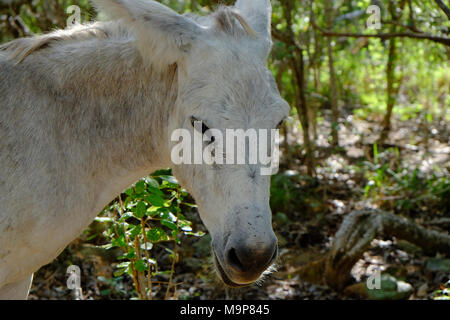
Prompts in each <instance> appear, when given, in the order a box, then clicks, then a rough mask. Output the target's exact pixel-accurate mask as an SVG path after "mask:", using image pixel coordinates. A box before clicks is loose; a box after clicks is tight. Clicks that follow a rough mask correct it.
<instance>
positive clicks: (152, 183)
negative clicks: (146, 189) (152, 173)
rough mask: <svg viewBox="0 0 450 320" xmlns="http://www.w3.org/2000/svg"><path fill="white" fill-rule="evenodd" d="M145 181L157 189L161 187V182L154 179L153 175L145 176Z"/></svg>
mask: <svg viewBox="0 0 450 320" xmlns="http://www.w3.org/2000/svg"><path fill="white" fill-rule="evenodd" d="M145 182H147V184H148V185H149V186H151V187H153V188H155V189H159V183H158V181H156V179H153V178H152V177H147V178H145Z"/></svg>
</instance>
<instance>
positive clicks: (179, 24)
mask: <svg viewBox="0 0 450 320" xmlns="http://www.w3.org/2000/svg"><path fill="white" fill-rule="evenodd" d="M93 3H94V5H95V6H96V7H97V9H98V10H99V11H102V12H104V13H106V15H108V16H109V17H110V18H112V19H122V20H124V21H125V22H126V23H127V24H128V25H129V26H130V27H131V28H132V29H133V30H134V31H135V32H136V37H137V41H138V46H139V50H140V52H141V54H142V56H143V58H144V59H145V58H147V57H148V58H150V57H151V58H152V60H155V59H158V60H159V62H160V63H161V59H163V61H164V62H166V63H167V64H172V63H174V62H177V61H178V60H180V59H181V58H182V57H183V56H184V55H186V53H187V52H189V50H190V48H191V47H192V45H193V44H194V42H195V41H196V40H197V39H198V38H199V37H201V35H202V33H203V31H204V30H205V29H204V27H202V26H200V25H199V24H197V23H196V22H195V21H193V20H191V19H190V18H188V17H185V16H182V15H180V14H178V13H176V12H175V11H173V10H172V9H169V8H168V7H166V6H164V5H162V4H160V3H158V2H156V1H150V0H93Z"/></svg>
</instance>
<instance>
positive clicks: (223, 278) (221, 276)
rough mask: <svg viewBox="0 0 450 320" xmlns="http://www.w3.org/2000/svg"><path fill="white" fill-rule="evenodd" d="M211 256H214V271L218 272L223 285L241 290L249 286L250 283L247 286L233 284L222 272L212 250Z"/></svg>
mask: <svg viewBox="0 0 450 320" xmlns="http://www.w3.org/2000/svg"><path fill="white" fill-rule="evenodd" d="M212 252H213V256H214V264H215V265H216V269H217V270H218V271H219V275H220V278H221V279H222V281H223V283H225V284H226V285H227V286H229V287H232V288H242V287H246V286H249V285H251V283H248V284H239V283H236V282H233V281H232V280H231V279H230V278H229V277H228V275H227V274H226V272H225V271H224V270H223V268H222V266H221V265H220V261H219V259H217V256H216V253H215V252H214V250H212Z"/></svg>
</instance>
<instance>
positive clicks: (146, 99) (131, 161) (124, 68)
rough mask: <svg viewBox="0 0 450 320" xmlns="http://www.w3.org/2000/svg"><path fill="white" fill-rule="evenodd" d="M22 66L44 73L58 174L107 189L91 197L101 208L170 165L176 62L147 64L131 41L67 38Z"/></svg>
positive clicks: (44, 86)
mask: <svg viewBox="0 0 450 320" xmlns="http://www.w3.org/2000/svg"><path fill="white" fill-rule="evenodd" d="M21 65H22V68H24V69H25V70H28V71H29V72H30V71H31V73H32V74H36V73H38V74H40V77H39V79H37V78H34V81H36V82H37V81H39V82H40V83H39V84H37V83H36V84H35V85H36V86H39V87H41V88H45V91H47V92H46V96H48V97H50V98H49V99H50V101H48V102H47V106H46V108H47V112H48V113H49V114H50V116H51V117H52V118H53V119H55V121H53V122H52V123H51V125H52V126H53V128H52V130H51V136H52V138H53V140H54V143H55V145H56V146H55V149H56V150H57V151H56V152H58V154H57V155H56V159H60V160H61V161H59V162H60V163H63V165H62V167H59V168H57V169H58V170H62V171H61V172H65V173H66V174H65V175H66V176H67V175H69V176H70V173H72V175H73V176H74V179H75V180H76V179H77V178H75V176H77V177H80V178H78V180H79V183H80V185H83V186H86V188H84V187H83V188H84V189H86V190H89V189H94V190H97V192H98V191H99V190H100V191H101V192H102V195H99V197H98V200H95V201H94V199H92V200H93V201H94V202H97V201H99V202H100V204H95V207H96V209H98V207H97V206H102V205H103V206H104V205H106V204H107V202H108V201H110V200H112V199H110V197H111V196H112V197H114V196H115V195H116V194H118V193H119V192H121V191H122V190H123V189H124V188H126V187H127V186H128V185H130V184H131V183H133V182H135V181H136V180H137V179H139V178H140V177H142V176H145V175H146V174H149V173H151V171H153V170H154V169H157V168H162V167H166V166H169V154H170V153H169V151H168V147H169V146H168V138H167V137H168V119H169V115H170V113H171V112H172V111H173V109H174V105H175V101H176V98H177V93H178V92H177V91H178V70H177V66H176V65H172V66H167V67H165V68H159V69H158V70H156V69H154V68H152V67H149V66H145V65H144V64H143V62H142V59H141V57H140V55H139V53H138V51H137V49H136V47H135V45H134V41H133V40H132V39H114V38H112V39H110V38H107V39H89V40H84V41H75V42H73V41H68V42H64V41H63V42H61V43H59V44H55V45H52V46H50V47H49V48H46V49H43V50H40V51H38V52H36V53H35V54H33V55H31V56H30V57H29V58H27V59H26V60H25V61H24V62H23V63H22V64H21ZM42 82H43V83H42ZM51 147H53V146H51ZM55 169H56V168H55ZM67 173H69V174H67ZM64 179H67V177H65V178H64ZM72 181H73V180H72ZM107 185H114V188H112V189H111V188H110V187H108V188H106V186H107ZM103 187H105V189H106V190H105V191H104V192H103V191H102V188H103ZM70 188H71V187H70V186H68V189H70ZM63 190H64V188H63ZM67 191H69V190H67ZM103 193H105V194H104V195H103ZM100 209H102V207H101V208H100Z"/></svg>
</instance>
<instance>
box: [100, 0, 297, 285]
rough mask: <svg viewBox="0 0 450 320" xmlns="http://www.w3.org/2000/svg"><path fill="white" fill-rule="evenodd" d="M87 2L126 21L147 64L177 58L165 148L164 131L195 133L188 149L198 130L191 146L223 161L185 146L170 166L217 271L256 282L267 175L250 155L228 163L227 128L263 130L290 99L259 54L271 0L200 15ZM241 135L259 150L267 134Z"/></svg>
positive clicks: (265, 260)
mask: <svg viewBox="0 0 450 320" xmlns="http://www.w3.org/2000/svg"><path fill="white" fill-rule="evenodd" d="M96 2H97V3H99V4H102V3H104V6H102V7H103V8H102V9H104V10H106V11H109V12H110V13H112V14H115V15H116V16H118V17H120V18H122V19H123V18H126V19H128V20H129V22H130V25H132V26H133V28H134V29H135V31H136V34H137V38H138V44H139V49H140V51H141V55H142V57H143V58H144V60H145V59H146V57H148V59H149V61H150V60H151V61H150V63H152V64H154V65H156V66H155V67H157V65H158V64H159V65H165V66H167V65H170V64H176V65H177V70H178V96H177V102H176V106H174V108H173V110H171V111H170V116H169V123H168V132H167V138H168V139H167V140H168V144H169V148H168V150H172V149H173V147H174V146H176V143H177V141H172V139H171V137H172V132H174V131H175V130H177V129H183V130H184V131H185V132H189V133H190V136H191V137H194V138H193V139H192V141H191V142H190V144H192V146H193V147H194V148H193V154H194V153H195V152H196V150H195V148H196V146H195V142H194V140H195V135H196V134H203V133H205V136H204V137H206V138H205V139H204V140H205V141H201V142H200V147H201V148H202V149H203V148H205V150H207V152H208V153H209V154H212V155H214V157H216V159H218V158H222V160H224V161H223V163H219V162H216V163H212V164H207V163H204V162H199V163H197V162H195V159H194V157H195V156H193V154H189V156H188V158H190V159H193V161H192V162H191V164H189V163H186V162H183V163H176V164H172V166H173V172H174V174H175V176H176V177H177V179H178V180H179V181H180V183H181V185H183V186H184V187H185V188H186V189H187V190H188V191H189V192H190V193H191V194H192V195H193V197H194V198H195V200H196V202H197V204H198V208H199V212H200V216H201V218H202V221H203V222H204V224H205V226H206V227H207V229H208V230H209V232H210V233H211V237H212V248H213V253H214V257H215V262H216V267H217V270H218V271H219V275H220V277H221V279H222V280H223V281H224V282H225V283H226V284H228V285H230V286H234V287H238V286H243V285H248V284H251V283H253V282H255V281H256V280H257V279H258V278H259V277H260V276H261V274H262V273H263V272H264V271H265V270H266V269H267V268H268V267H269V266H270V265H271V264H272V263H273V262H274V261H275V259H276V257H277V252H278V250H277V239H276V237H275V234H274V232H273V230H272V223H271V220H272V218H271V210H270V207H269V189H270V176H269V175H267V174H261V172H262V170H261V169H262V168H261V167H262V166H263V165H262V164H261V163H259V162H256V163H254V162H253V163H250V161H244V163H240V164H231V163H232V162H233V161H230V163H229V164H227V162H228V161H227V160H228V159H229V157H230V149H229V148H228V145H227V143H228V141H229V140H230V138H229V137H228V136H227V134H226V130H227V129H242V131H244V132H246V133H248V136H247V137H249V136H250V135H251V134H250V131H251V130H255V131H254V132H255V133H256V134H257V135H258V133H261V132H263V133H264V132H267V133H268V134H270V130H271V129H275V128H276V127H277V125H278V124H280V122H281V121H282V120H283V119H284V118H285V117H286V116H287V115H288V112H289V106H288V104H287V103H286V102H285V101H284V100H283V99H282V98H281V97H280V94H279V92H278V89H277V87H276V83H275V81H274V79H273V77H272V75H271V73H270V71H269V70H268V68H267V62H266V60H267V57H268V54H269V52H270V49H271V44H272V43H271V34H270V27H271V26H270V19H271V10H272V8H271V4H270V1H269V0H238V1H237V3H236V5H235V6H234V7H222V8H219V9H218V10H217V11H216V12H214V13H213V14H211V15H210V16H207V17H200V16H196V15H185V16H183V15H179V14H177V13H175V12H173V11H172V10H171V9H169V8H167V7H165V6H163V5H161V4H159V3H156V2H154V1H146V0H135V1H127V0H101V1H100V0H96ZM197 121H199V122H201V124H199V125H196V122H197ZM209 129H211V130H209ZM249 129H250V131H249ZM260 129H265V130H266V131H263V130H260ZM258 137H261V135H258ZM200 139H202V138H200ZM233 140H234V138H233ZM244 140H245V143H244V145H245V146H244V147H245V150H249V149H252V148H255V147H256V150H258V149H259V148H260V147H262V146H263V145H264V147H265V149H264V150H267V149H268V148H267V144H268V142H270V137H269V138H268V137H265V139H257V141H252V142H249V141H247V140H246V139H244ZM249 140H250V139H249ZM224 145H227V148H226V152H224V151H223V149H222V148H221V147H222V146H224ZM197 147H198V145H197ZM233 150H234V147H233ZM253 150H254V149H253ZM184 152H185V150H183V153H184ZM238 152H239V151H238ZM269 153H270V151H269ZM183 156H186V154H184V155H183ZM191 156H193V157H192V158H191ZM245 159H246V160H249V157H248V156H246V157H245Z"/></svg>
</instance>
